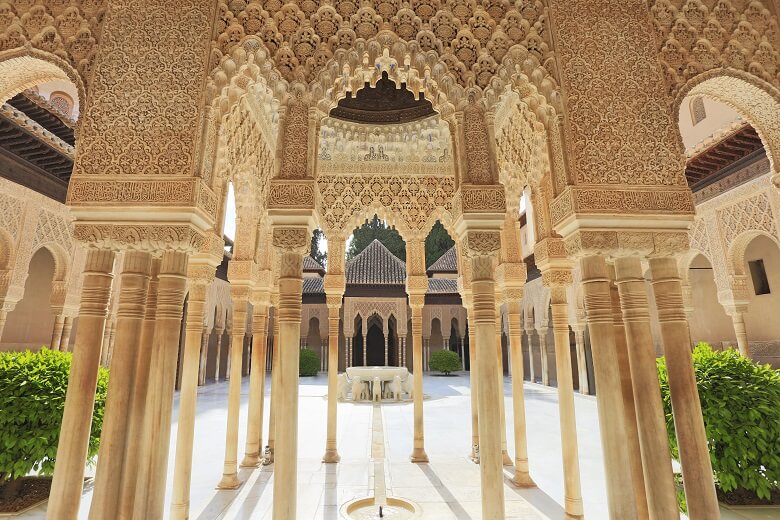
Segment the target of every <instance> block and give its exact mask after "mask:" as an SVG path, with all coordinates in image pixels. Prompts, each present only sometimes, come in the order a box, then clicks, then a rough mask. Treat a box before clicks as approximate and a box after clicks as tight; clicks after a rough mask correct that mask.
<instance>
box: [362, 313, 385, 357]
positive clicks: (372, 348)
mask: <svg viewBox="0 0 780 520" xmlns="http://www.w3.org/2000/svg"><path fill="white" fill-rule="evenodd" d="M366 343H367V350H366V364H367V365H368V366H383V365H384V364H385V335H384V333H383V332H382V327H381V326H379V325H378V324H376V323H372V324H371V325H369V327H368V335H367V336H366Z"/></svg>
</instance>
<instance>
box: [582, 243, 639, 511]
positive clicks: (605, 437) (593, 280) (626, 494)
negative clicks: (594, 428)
mask: <svg viewBox="0 0 780 520" xmlns="http://www.w3.org/2000/svg"><path fill="white" fill-rule="evenodd" d="M580 270H581V273H582V289H583V293H584V296H585V310H586V312H587V320H588V329H589V330H590V337H591V345H592V346H593V347H592V351H593V368H594V372H595V377H596V385H597V387H598V393H597V394H596V397H597V399H598V414H599V429H600V430H601V444H602V449H603V453H604V466H605V477H606V483H607V503H608V506H609V514H610V518H620V519H621V520H622V519H627V520H630V519H635V518H637V512H636V503H635V500H634V492H633V488H632V487H631V486H627V485H626V483H627V482H631V470H630V467H631V466H630V462H629V455H628V442H629V439H628V433H627V431H626V418H625V413H624V412H623V391H622V387H621V384H620V365H619V363H618V352H617V346H616V345H615V324H614V319H613V316H612V300H611V297H610V292H609V291H610V288H609V286H610V282H609V275H608V272H607V264H606V261H605V260H604V257H602V256H599V255H592V256H586V257H584V258H582V259H581V260H580Z"/></svg>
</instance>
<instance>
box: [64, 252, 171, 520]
mask: <svg viewBox="0 0 780 520" xmlns="http://www.w3.org/2000/svg"><path fill="white" fill-rule="evenodd" d="M159 272H160V260H159V259H153V260H152V263H151V278H150V280H149V290H148V291H147V294H146V311H145V313H144V321H143V325H142V326H141V341H140V342H139V343H138V345H137V348H136V352H135V355H136V359H135V382H134V384H133V398H132V401H131V404H130V420H129V421H128V426H127V447H126V449H125V462H124V465H123V467H122V491H121V493H120V506H119V518H120V519H122V520H125V519H131V518H133V514H134V506H135V490H136V485H137V482H138V471H139V464H138V455H139V453H142V451H143V449H144V442H145V438H144V436H143V431H144V421H145V417H146V396H147V393H148V390H149V367H150V365H151V362H152V348H153V344H154V329H155V323H156V319H157V291H158V286H159V282H160V280H159V277H158V275H159ZM66 326H67V322H66Z"/></svg>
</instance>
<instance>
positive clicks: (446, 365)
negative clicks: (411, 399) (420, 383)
mask: <svg viewBox="0 0 780 520" xmlns="http://www.w3.org/2000/svg"><path fill="white" fill-rule="evenodd" d="M428 368H430V369H431V370H434V371H436V372H442V373H443V374H444V375H449V373H450V372H455V371H456V370H460V369H461V366H460V357H458V353H457V352H453V351H451V350H438V351H436V352H433V353H432V354H431V358H430V360H429V361H428Z"/></svg>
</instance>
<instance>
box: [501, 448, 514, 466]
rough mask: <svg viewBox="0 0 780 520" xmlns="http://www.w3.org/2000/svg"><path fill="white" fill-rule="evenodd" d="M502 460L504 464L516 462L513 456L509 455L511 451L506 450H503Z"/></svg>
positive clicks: (508, 464) (509, 464) (510, 464)
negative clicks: (513, 460)
mask: <svg viewBox="0 0 780 520" xmlns="http://www.w3.org/2000/svg"><path fill="white" fill-rule="evenodd" d="M501 460H502V462H503V464H504V466H512V465H513V464H514V463H513V462H512V457H510V456H509V453H508V452H507V451H506V450H501Z"/></svg>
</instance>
